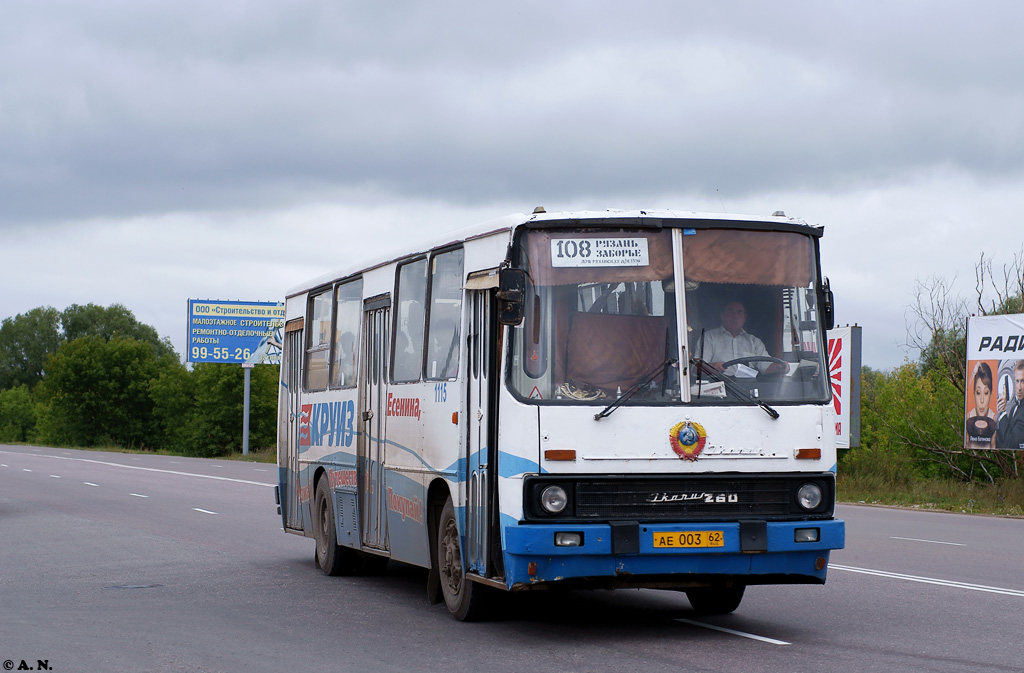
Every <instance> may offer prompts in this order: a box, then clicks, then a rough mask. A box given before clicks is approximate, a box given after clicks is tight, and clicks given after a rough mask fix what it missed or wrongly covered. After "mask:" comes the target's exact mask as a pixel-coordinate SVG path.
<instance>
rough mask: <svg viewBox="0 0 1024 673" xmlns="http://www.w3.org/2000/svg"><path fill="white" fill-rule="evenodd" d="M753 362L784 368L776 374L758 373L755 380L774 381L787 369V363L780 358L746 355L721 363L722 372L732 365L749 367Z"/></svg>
mask: <svg viewBox="0 0 1024 673" xmlns="http://www.w3.org/2000/svg"><path fill="white" fill-rule="evenodd" d="M755 362H771V363H772V364H779V365H782V366H783V367H784V369H780V370H779V371H777V372H772V373H771V374H767V373H762V372H758V374H757V378H759V379H761V380H774V379H775V378H776V377H778V376H780V375H781V374H783V373H785V371H786V369H788V368H789V363H787V362H786V361H785V360H783V359H781V358H776V357H772V356H771V355H747V356H745V357H742V358H736V359H734V360H729V361H728V362H723V363H722V371H723V372H724V371H725V370H726V369H728V368H729V367H732V366H733V365H750V364H752V363H755Z"/></svg>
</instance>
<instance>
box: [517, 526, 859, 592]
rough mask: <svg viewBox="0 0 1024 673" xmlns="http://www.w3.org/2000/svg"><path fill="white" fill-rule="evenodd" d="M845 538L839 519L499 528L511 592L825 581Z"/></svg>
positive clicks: (844, 528) (844, 530) (813, 582)
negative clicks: (557, 586) (547, 587)
mask: <svg viewBox="0 0 1024 673" xmlns="http://www.w3.org/2000/svg"><path fill="white" fill-rule="evenodd" d="M845 538H846V524H845V522H843V521H842V520H840V519H826V520H816V521H767V522H766V521H744V522H735V521H733V522H722V523H700V524H666V523H657V524H649V523H644V524H641V523H637V522H635V521H633V522H629V521H624V522H612V523H605V524H585V525H576V524H519V525H514V526H508V527H506V529H505V579H506V582H507V584H508V586H509V588H510V589H517V588H519V589H523V588H528V587H531V586H537V585H540V584H547V583H562V582H567V583H568V584H573V585H576V584H581V585H584V586H585V585H591V586H602V585H607V586H637V587H644V586H648V587H661V588H686V587H693V586H707V585H713V584H715V583H718V582H733V583H736V582H739V583H743V584H823V583H824V582H825V577H826V573H827V570H828V560H829V552H830V551H831V550H833V549H842V548H843V545H844V543H845ZM696 545H701V546H696ZM709 545H710V546H709Z"/></svg>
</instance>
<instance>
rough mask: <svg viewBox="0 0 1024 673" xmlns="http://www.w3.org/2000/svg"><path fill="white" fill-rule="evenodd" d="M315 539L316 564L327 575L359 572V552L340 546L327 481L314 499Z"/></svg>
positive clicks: (320, 486) (318, 485)
mask: <svg viewBox="0 0 1024 673" xmlns="http://www.w3.org/2000/svg"><path fill="white" fill-rule="evenodd" d="M313 537H314V538H315V539H316V564H317V566H318V567H319V568H320V569H321V570H323V571H324V574H325V575H353V574H355V573H356V572H358V570H359V566H360V565H361V564H360V562H361V561H362V559H360V558H359V552H357V551H356V550H354V549H349V548H348V547H343V546H341V545H339V544H338V529H337V528H336V527H335V524H334V507H333V506H332V503H331V496H330V488H329V487H328V486H327V480H326V479H321V480H320V481H319V483H317V485H316V496H315V497H314V498H313Z"/></svg>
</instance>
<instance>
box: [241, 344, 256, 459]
mask: <svg viewBox="0 0 1024 673" xmlns="http://www.w3.org/2000/svg"><path fill="white" fill-rule="evenodd" d="M254 366H255V365H253V364H250V363H248V362H246V363H245V364H243V365H242V371H244V372H245V392H244V393H243V396H242V455H243V456H248V455H249V380H250V378H251V373H252V368H253V367H254Z"/></svg>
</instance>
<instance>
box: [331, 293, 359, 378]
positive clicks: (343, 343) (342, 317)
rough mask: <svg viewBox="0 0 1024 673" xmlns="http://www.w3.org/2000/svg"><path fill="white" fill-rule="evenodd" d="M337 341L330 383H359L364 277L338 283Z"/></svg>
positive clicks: (336, 294) (336, 302)
mask: <svg viewBox="0 0 1024 673" xmlns="http://www.w3.org/2000/svg"><path fill="white" fill-rule="evenodd" d="M334 301H335V315H336V316H337V318H336V320H335V327H334V344H333V350H332V353H333V354H332V356H331V387H332V388H354V387H355V385H356V344H358V343H359V340H358V339H357V338H356V335H357V334H359V320H360V318H361V317H362V305H363V281H362V279H361V278H360V279H358V280H354V281H352V282H350V283H344V284H342V285H339V286H338V289H337V290H336V291H335V300H334Z"/></svg>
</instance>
